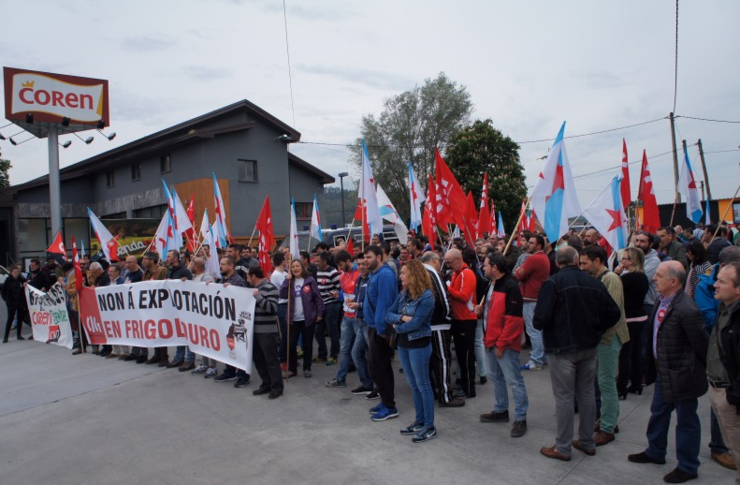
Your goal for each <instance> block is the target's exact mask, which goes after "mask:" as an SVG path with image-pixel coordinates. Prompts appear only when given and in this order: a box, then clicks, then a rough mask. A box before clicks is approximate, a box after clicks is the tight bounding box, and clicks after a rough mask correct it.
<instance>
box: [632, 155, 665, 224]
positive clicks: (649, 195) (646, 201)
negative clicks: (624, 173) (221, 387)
mask: <svg viewBox="0 0 740 485" xmlns="http://www.w3.org/2000/svg"><path fill="white" fill-rule="evenodd" d="M637 198H638V199H640V200H642V212H643V214H642V227H643V228H644V229H645V230H646V231H648V232H651V233H653V234H655V233H656V232H658V228H659V227H660V213H659V212H658V201H657V200H656V199H655V190H654V188H653V181H652V179H651V178H650V168H648V159H647V153H646V152H645V150H643V151H642V173H641V174H640V190H639V191H638V193H637Z"/></svg>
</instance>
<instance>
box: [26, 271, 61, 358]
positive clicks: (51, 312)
mask: <svg viewBox="0 0 740 485" xmlns="http://www.w3.org/2000/svg"><path fill="white" fill-rule="evenodd" d="M26 301H27V302H28V313H29V315H30V316H31V328H33V339H34V340H35V341H37V342H41V343H46V344H54V345H60V346H62V347H67V348H68V349H71V348H72V327H71V326H70V323H69V313H68V312H67V292H66V291H65V289H64V287H63V286H62V284H61V283H59V282H57V283H55V284H54V285H53V286H52V287H51V288H50V289H49V291H48V292H47V293H44V292H43V291H41V290H37V289H36V288H34V287H33V286H31V285H26ZM18 325H22V322H21V321H20V318H19V319H18Z"/></svg>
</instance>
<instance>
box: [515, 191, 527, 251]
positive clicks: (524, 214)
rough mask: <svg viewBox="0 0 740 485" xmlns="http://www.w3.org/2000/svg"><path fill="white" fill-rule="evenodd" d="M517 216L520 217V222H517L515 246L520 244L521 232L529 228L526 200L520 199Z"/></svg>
mask: <svg viewBox="0 0 740 485" xmlns="http://www.w3.org/2000/svg"><path fill="white" fill-rule="evenodd" d="M519 217H520V218H521V222H519V234H518V235H517V238H516V241H517V243H516V244H517V246H521V245H522V232H524V231H526V230H528V229H529V222H528V221H527V200H526V199H522V208H521V209H520V210H519Z"/></svg>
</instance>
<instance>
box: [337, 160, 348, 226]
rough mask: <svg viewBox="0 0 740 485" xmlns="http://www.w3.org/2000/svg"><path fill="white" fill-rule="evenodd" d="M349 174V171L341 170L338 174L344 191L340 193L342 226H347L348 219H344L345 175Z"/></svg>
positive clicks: (340, 185)
mask: <svg viewBox="0 0 740 485" xmlns="http://www.w3.org/2000/svg"><path fill="white" fill-rule="evenodd" d="M348 175H349V173H347V172H341V173H339V174H337V177H339V187H340V189H341V191H342V193H341V194H340V195H341V197H342V227H346V226H347V221H345V219H344V177H347V176H348Z"/></svg>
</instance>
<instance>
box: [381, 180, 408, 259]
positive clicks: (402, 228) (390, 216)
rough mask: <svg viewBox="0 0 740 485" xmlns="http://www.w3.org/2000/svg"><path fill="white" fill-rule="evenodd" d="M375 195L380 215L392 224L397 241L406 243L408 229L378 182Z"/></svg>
mask: <svg viewBox="0 0 740 485" xmlns="http://www.w3.org/2000/svg"><path fill="white" fill-rule="evenodd" d="M376 196H377V201H378V212H379V213H380V217H382V218H383V219H385V220H386V221H388V222H390V223H391V224H393V229H394V230H395V231H396V234H397V235H398V240H399V242H401V244H406V243H407V242H408V240H409V230H408V228H407V227H406V224H404V223H403V219H401V216H400V215H399V214H398V211H397V210H396V207H395V206H394V205H393V202H391V199H389V198H388V196H387V195H386V193H385V190H383V187H381V186H380V184H378V186H377V192H376Z"/></svg>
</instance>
